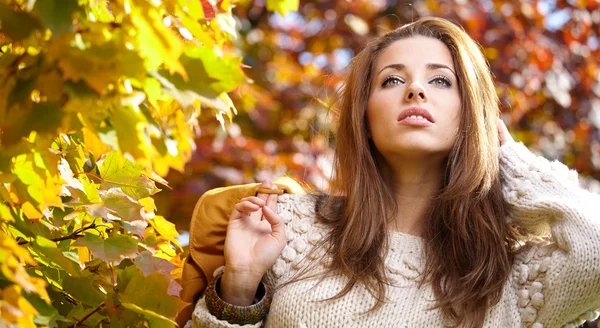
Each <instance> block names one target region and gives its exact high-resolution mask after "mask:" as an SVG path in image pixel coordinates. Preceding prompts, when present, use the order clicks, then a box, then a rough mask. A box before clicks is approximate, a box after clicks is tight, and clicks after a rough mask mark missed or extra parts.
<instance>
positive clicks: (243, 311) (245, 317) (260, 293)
mask: <svg viewBox="0 0 600 328" xmlns="http://www.w3.org/2000/svg"><path fill="white" fill-rule="evenodd" d="M222 275H223V273H222V272H221V274H219V275H218V276H216V277H215V278H214V279H213V280H212V281H211V283H210V284H208V286H207V287H206V290H205V295H204V300H205V301H206V306H207V307H208V311H210V313H211V314H212V315H214V316H215V317H217V318H218V319H219V320H226V321H227V322H229V323H231V324H238V325H247V324H251V325H253V324H256V323H257V322H259V321H261V320H263V319H264V318H266V317H267V314H268V313H269V308H270V307H271V299H272V290H271V287H270V286H269V285H267V284H265V283H264V282H262V281H261V283H260V285H259V286H258V290H257V291H256V296H255V301H256V300H257V299H258V300H259V301H258V302H257V303H255V304H252V305H248V306H237V305H233V304H229V303H227V302H225V301H224V300H223V299H221V298H220V297H219V288H220V285H221V276H222Z"/></svg>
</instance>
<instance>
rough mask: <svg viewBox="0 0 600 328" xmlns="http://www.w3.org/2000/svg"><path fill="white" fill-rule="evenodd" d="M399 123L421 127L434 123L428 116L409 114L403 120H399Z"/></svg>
mask: <svg viewBox="0 0 600 328" xmlns="http://www.w3.org/2000/svg"><path fill="white" fill-rule="evenodd" d="M398 124H402V125H408V126H420V127H425V126H430V125H433V123H431V122H429V121H428V120H427V119H426V118H423V117H414V116H408V117H406V118H404V119H403V120H400V121H398Z"/></svg>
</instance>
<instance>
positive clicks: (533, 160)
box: [186, 142, 600, 328]
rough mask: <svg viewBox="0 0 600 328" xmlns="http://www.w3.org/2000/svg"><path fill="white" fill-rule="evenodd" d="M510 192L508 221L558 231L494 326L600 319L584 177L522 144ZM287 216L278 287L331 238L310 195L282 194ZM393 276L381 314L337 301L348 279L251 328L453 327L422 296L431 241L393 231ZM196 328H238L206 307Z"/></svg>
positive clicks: (511, 164)
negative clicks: (421, 276) (426, 242)
mask: <svg viewBox="0 0 600 328" xmlns="http://www.w3.org/2000/svg"><path fill="white" fill-rule="evenodd" d="M500 166H501V175H502V179H503V192H504V196H505V198H506V199H507V201H508V202H509V203H510V205H511V213H512V214H511V215H510V217H508V218H507V220H509V221H510V222H512V223H515V224H517V225H519V226H520V227H521V228H522V229H524V230H525V231H529V232H532V233H536V234H540V233H543V232H544V231H547V232H551V238H550V239H548V240H546V241H539V242H528V243H527V244H526V245H525V246H524V247H523V251H522V252H520V253H519V254H518V255H517V256H516V259H515V263H514V265H513V270H512V271H513V273H512V275H510V277H509V279H508V281H507V282H506V285H505V287H504V291H503V295H502V298H501V300H500V302H499V303H498V304H496V305H495V306H493V307H491V308H490V309H488V313H487V317H486V321H485V324H484V326H485V327H535V328H541V327H545V328H554V327H563V326H564V327H575V326H577V325H580V324H582V323H583V322H584V321H586V320H594V319H595V318H596V317H598V314H599V313H598V312H597V311H596V309H599V308H600V196H599V195H596V194H592V193H589V192H587V191H585V190H583V189H581V188H580V187H579V185H578V182H577V173H576V172H575V171H569V169H568V168H567V167H566V166H564V165H563V164H561V163H559V162H549V161H547V160H546V159H544V158H543V157H537V156H535V155H534V154H532V153H531V152H529V150H528V149H527V148H526V147H525V146H524V145H523V144H522V143H516V142H513V143H509V144H506V145H504V146H502V147H501V149H500ZM277 207H278V208H277V210H278V213H279V214H280V215H281V216H282V218H283V219H284V220H285V224H286V232H287V236H288V244H287V246H286V247H285V249H284V250H283V252H282V254H281V255H280V256H279V258H278V259H277V261H276V263H275V265H273V267H272V268H271V269H270V270H269V272H267V274H266V275H265V279H266V281H267V283H269V284H271V285H272V286H277V285H279V284H281V283H282V282H284V281H285V280H286V279H287V278H289V277H290V276H291V275H292V274H293V273H294V272H295V271H297V270H298V265H297V264H298V261H299V260H300V259H301V258H303V257H304V256H305V255H306V254H307V253H308V251H309V250H310V248H311V247H312V246H313V245H315V244H316V242H317V241H319V240H320V239H321V238H322V236H323V235H324V234H325V231H326V230H325V228H324V227H323V226H321V225H320V224H318V223H316V222H315V219H314V203H313V202H312V201H311V198H310V196H306V195H287V194H286V195H282V196H279V198H278V204H277ZM390 240H391V242H390V245H391V247H390V251H389V252H388V255H387V258H386V268H387V270H386V271H387V274H388V275H389V277H391V279H392V281H393V282H394V285H393V286H392V287H389V288H388V290H387V297H388V299H389V301H388V302H387V303H386V304H385V305H384V306H383V307H382V308H380V309H379V310H378V311H377V312H375V313H372V314H369V315H363V316H361V315H360V313H361V312H364V311H366V310H368V309H370V308H371V306H372V305H373V304H374V300H373V299H372V297H371V296H370V295H369V294H368V293H367V292H366V290H365V289H364V287H362V286H355V287H354V289H353V290H352V291H351V292H350V293H349V294H347V295H346V296H344V297H343V298H342V299H340V300H337V301H328V302H313V301H317V300H322V299H325V298H329V297H331V296H334V295H335V294H336V293H337V292H338V291H339V290H340V289H341V288H342V287H343V286H344V285H345V282H346V279H345V278H344V277H341V276H335V277H329V278H327V279H326V280H324V281H323V282H322V283H321V284H319V285H317V286H316V287H315V288H311V287H313V286H315V285H316V282H317V281H316V280H308V281H301V282H298V283H294V284H291V285H288V286H286V287H284V288H283V289H280V290H279V291H277V292H276V293H275V294H274V296H273V302H272V305H271V309H270V312H269V316H268V318H267V319H266V320H265V321H261V322H259V323H257V324H256V325H247V326H245V327H261V326H264V327H277V328H279V327H294V328H305V327H311V328H312V327H378V328H379V327H444V326H445V323H446V322H445V321H444V319H443V318H442V315H441V313H440V311H439V310H428V309H429V308H430V307H431V306H432V305H433V304H434V295H433V292H432V290H431V287H430V286H429V285H425V286H423V287H421V288H419V287H418V284H417V281H416V278H417V277H418V276H419V274H420V273H421V272H422V270H423V265H424V257H423V242H424V240H423V239H422V238H419V237H416V236H412V235H408V234H404V233H400V232H391V231H390ZM323 255H324V254H316V256H313V257H312V258H309V260H310V265H311V270H313V269H314V270H318V269H319V268H322V266H321V264H320V263H321V261H320V260H321V259H322V258H324V257H323ZM189 327H239V325H231V324H229V323H227V322H226V321H221V320H218V319H217V318H216V317H214V316H213V315H211V314H210V312H209V311H208V309H207V308H206V303H205V302H204V299H203V298H202V299H200V300H199V301H198V303H197V305H196V308H195V310H194V314H193V317H192V320H190V321H189V322H188V323H187V325H186V328H189Z"/></svg>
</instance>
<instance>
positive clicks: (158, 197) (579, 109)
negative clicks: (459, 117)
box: [0, 0, 600, 327]
mask: <svg viewBox="0 0 600 328" xmlns="http://www.w3.org/2000/svg"><path fill="white" fill-rule="evenodd" d="M296 9H297V11H296ZM290 11H291V12H290ZM288 12H289V13H288ZM285 13H287V15H283V14H285ZM429 15H435V16H441V17H445V18H449V19H451V20H453V21H455V22H457V23H459V24H461V25H462V26H464V28H465V29H466V30H467V32H468V33H469V34H470V35H471V36H473V38H475V39H476V40H477V41H478V42H479V43H480V44H481V46H482V48H483V50H484V53H485V55H486V57H487V58H488V60H489V62H490V66H491V68H492V71H493V73H494V75H495V77H496V82H497V87H498V93H499V95H500V97H501V101H502V107H503V112H504V116H505V117H504V118H505V121H506V122H507V123H508V125H509V129H510V130H511V132H512V133H513V135H514V136H515V138H516V139H518V140H522V141H524V142H525V143H526V144H527V145H529V146H530V147H531V148H532V149H533V150H535V151H537V152H539V153H541V154H543V155H544V156H546V157H549V158H555V159H558V160H561V161H563V162H564V163H566V164H567V165H569V166H570V167H572V168H574V169H577V170H578V171H579V172H580V173H581V176H582V179H581V180H582V184H583V185H584V186H586V187H587V188H589V189H591V190H594V191H596V192H600V183H598V182H597V180H598V179H600V133H599V128H600V61H599V59H598V58H600V49H599V47H600V39H599V38H600V35H599V34H600V32H599V31H600V5H599V4H598V2H595V1H579V0H571V1H563V0H556V1H554V0H552V1H550V0H549V1H525V2H522V1H516V0H513V1H510V0H498V1H496V0H477V1H464V0H463V1H429V0H425V1H417V2H415V1H397V0H354V1H342V0H340V1H316V0H307V1H300V3H298V2H295V1H290V0H266V1H265V0H257V1H249V0H240V1H224V0H220V1H209V0H198V1H196V0H165V1H149V0H110V1H106V0H67V1H58V0H56V1H48V0H47V1H41V0H38V1H31V0H30V1H25V0H10V1H9V0H0V50H1V51H2V53H0V133H1V134H0V199H1V200H2V203H0V218H1V221H0V223H1V227H2V229H1V231H0V263H1V264H0V289H1V293H2V294H1V295H0V296H1V297H0V311H1V312H0V314H1V315H0V325H2V324H5V323H18V324H20V325H22V326H24V327H27V326H34V325H50V326H72V325H78V324H79V325H88V326H97V325H105V326H125V325H130V324H137V325H142V324H143V323H142V322H144V321H145V322H146V323H147V324H150V325H151V326H152V327H155V326H156V327H162V326H165V327H167V326H172V325H173V321H172V318H173V317H174V316H175V314H176V313H177V311H178V310H179V309H181V308H182V307H183V306H184V304H182V302H181V300H179V299H178V297H177V295H178V292H179V289H180V288H181V287H179V284H178V279H179V276H180V272H181V260H182V259H183V256H185V245H186V243H187V238H186V230H187V229H188V225H189V218H190V216H191V212H192V209H193V206H194V204H195V202H196V200H197V199H198V198H199V196H200V195H201V194H202V193H204V192H205V191H206V190H208V189H211V188H214V187H219V186H223V185H229V184H239V183H247V182H255V181H260V180H262V179H264V178H266V177H269V178H276V177H278V176H281V175H284V174H287V175H289V176H292V177H295V178H298V179H300V180H303V181H306V182H308V183H310V184H312V185H313V186H315V187H317V188H321V189H325V190H326V189H327V176H328V175H329V173H330V160H331V155H332V151H331V149H330V147H329V145H330V140H331V139H330V136H331V134H333V133H334V131H333V130H332V126H331V122H330V120H329V116H328V115H329V113H328V104H329V103H330V101H331V99H330V97H331V95H332V93H333V91H334V90H335V88H337V87H339V83H340V82H341V80H342V78H343V75H344V73H345V71H344V67H345V66H346V65H347V63H348V61H349V60H350V58H352V56H354V55H355V54H356V53H357V52H358V51H360V49H361V48H362V47H363V46H364V45H365V43H366V42H367V41H368V40H369V39H371V38H372V37H374V36H376V35H380V34H381V33H384V32H385V31H389V30H391V29H394V28H396V27H397V26H400V25H401V24H404V23H408V22H411V21H413V20H415V19H417V18H418V17H422V16H429ZM230 118H231V119H232V121H230V120H229V119H230ZM223 127H225V128H224V129H223ZM159 188H160V189H162V191H161V192H158V191H159ZM157 192H158V193H157ZM179 234H181V235H179ZM150 286H151V287H150Z"/></svg>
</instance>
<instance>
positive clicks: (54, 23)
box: [34, 0, 80, 35]
mask: <svg viewBox="0 0 600 328" xmlns="http://www.w3.org/2000/svg"><path fill="white" fill-rule="evenodd" d="M34 10H35V12H36V13H37V14H38V15H39V16H40V18H41V20H42V23H43V24H44V25H45V26H46V27H47V28H49V29H50V31H52V33H53V34H55V35H58V34H60V33H64V32H68V31H70V30H71V29H72V25H73V14H74V13H75V12H78V11H80V8H79V6H78V4H77V0H61V1H35V6H34Z"/></svg>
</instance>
